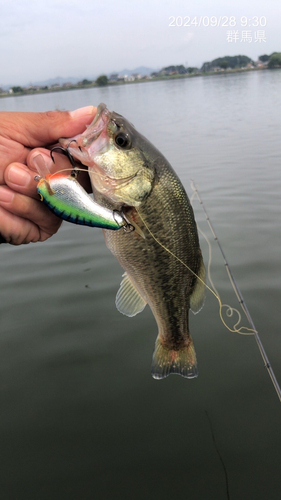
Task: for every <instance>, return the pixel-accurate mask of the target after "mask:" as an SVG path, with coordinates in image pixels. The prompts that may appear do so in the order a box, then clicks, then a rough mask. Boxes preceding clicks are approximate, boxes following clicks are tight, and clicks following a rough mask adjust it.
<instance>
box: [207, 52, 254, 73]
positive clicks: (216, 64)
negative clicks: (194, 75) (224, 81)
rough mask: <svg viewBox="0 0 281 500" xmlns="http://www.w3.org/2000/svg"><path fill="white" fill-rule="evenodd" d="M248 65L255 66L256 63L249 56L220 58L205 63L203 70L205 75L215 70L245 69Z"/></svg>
mask: <svg viewBox="0 0 281 500" xmlns="http://www.w3.org/2000/svg"><path fill="white" fill-rule="evenodd" d="M247 64H252V65H254V61H252V59H250V58H249V57H247V56H240V55H239V56H225V57H218V58H217V59H214V60H213V61H211V62H205V63H204V64H203V66H202V68H201V71H202V72H203V73H206V72H209V71H213V70H214V69H215V68H221V69H227V68H230V69H235V68H245V67H246V66H247Z"/></svg>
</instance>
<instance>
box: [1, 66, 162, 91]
mask: <svg viewBox="0 0 281 500" xmlns="http://www.w3.org/2000/svg"><path fill="white" fill-rule="evenodd" d="M153 71H158V70H155V69H153V68H147V67H146V66H138V67H137V68H134V69H123V70H122V71H111V72H110V73H108V76H109V75H111V74H112V73H117V74H118V75H120V76H124V75H128V76H131V75H132V74H133V73H138V74H140V75H142V76H145V75H150V74H151V73H153ZM100 74H101V73H100ZM98 76H99V75H83V76H79V77H73V76H68V77H67V78H65V77H62V76H56V78H49V79H48V80H30V81H29V82H25V83H20V85H21V86H22V87H29V85H35V86H39V87H45V86H47V87H50V86H51V85H54V84H55V83H58V84H59V85H63V84H64V83H73V84H76V83H78V82H80V81H82V80H84V79H87V80H90V81H95V80H96V79H97V77H98ZM14 85H15V84H14V83H11V84H10V85H1V87H2V88H3V89H4V90H9V88H11V87H13V86H14ZM17 85H18V83H17Z"/></svg>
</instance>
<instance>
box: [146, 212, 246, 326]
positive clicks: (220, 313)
mask: <svg viewBox="0 0 281 500" xmlns="http://www.w3.org/2000/svg"><path fill="white" fill-rule="evenodd" d="M137 212H138V210H137ZM138 215H139V217H140V219H141V220H142V222H143V224H144V225H145V227H146V229H147V231H148V232H149V234H150V235H151V236H152V238H153V239H154V240H155V241H156V243H157V244H158V245H160V246H161V247H162V248H163V250H165V251H166V252H168V253H169V254H170V255H172V257H174V258H175V259H176V260H178V261H179V262H180V263H181V264H182V265H183V266H184V267H186V269H188V270H189V271H190V272H191V273H192V274H193V275H194V276H196V278H197V279H198V280H199V281H201V283H203V285H204V286H205V287H206V288H207V289H208V290H209V291H210V292H211V293H212V294H213V295H214V296H215V297H216V299H217V301H218V303H219V316H220V319H221V322H222V323H223V325H224V326H225V328H227V330H229V331H230V332H231V333H239V334H241V335H252V334H253V333H254V332H255V330H253V329H252V328H248V327H246V326H241V327H240V328H237V326H238V324H239V323H240V319H241V315H240V313H239V311H237V309H235V308H233V307H231V306H229V305H228V304H223V303H222V301H221V298H220V296H219V294H218V293H217V292H216V289H215V287H214V290H213V289H212V288H211V287H210V286H209V285H207V283H206V282H205V281H204V280H202V278H200V276H198V274H196V273H195V272H194V271H193V270H192V269H191V268H190V267H189V266H188V265H187V264H186V263H185V262H183V260H182V259H180V258H179V257H178V256H177V255H175V254H174V253H173V252H172V251H171V250H169V248H167V247H166V246H165V245H163V243H161V241H159V240H158V238H157V237H156V236H155V235H154V234H153V233H152V231H151V230H150V229H149V227H148V225H147V224H146V222H145V221H144V219H143V218H142V216H141V215H140V213H139V212H138ZM211 283H212V281H211ZM225 307H226V308H227V310H228V313H227V315H228V317H231V316H232V315H233V312H237V313H238V321H237V323H235V325H234V326H233V328H231V327H230V326H229V325H227V323H226V322H225V320H224V318H223V315H222V310H223V308H225Z"/></svg>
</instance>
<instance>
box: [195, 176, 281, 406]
mask: <svg viewBox="0 0 281 500" xmlns="http://www.w3.org/2000/svg"><path fill="white" fill-rule="evenodd" d="M191 187H192V189H193V191H194V193H195V194H196V196H197V198H198V200H199V202H200V204H201V205H202V208H203V211H204V214H205V217H206V220H207V222H208V225H209V227H210V229H211V232H212V234H213V237H214V239H215V241H216V242H217V244H218V247H219V249H220V252H221V254H222V256H223V259H224V263H225V267H226V271H227V274H228V276H229V280H230V283H231V285H232V287H233V290H234V291H235V294H236V297H237V299H238V301H239V303H240V306H241V308H242V309H243V311H244V313H245V315H246V318H247V319H248V321H249V323H250V325H251V326H252V332H253V335H254V337H255V340H256V343H257V345H258V348H259V351H260V354H261V357H262V359H263V361H264V366H265V368H266V369H267V372H268V374H269V376H270V378H271V382H272V384H273V386H274V389H275V391H276V394H277V396H278V398H279V401H280V402H281V389H280V386H279V384H278V381H277V379H276V377H275V374H274V371H273V369H272V367H271V364H270V362H269V359H268V357H267V354H266V352H265V349H264V347H263V344H262V341H261V339H260V337H259V334H258V332H257V330H256V327H255V325H254V322H253V320H252V317H251V315H250V313H249V310H248V308H247V305H246V302H245V300H244V298H243V295H242V293H241V291H240V288H239V286H238V284H237V282H236V280H235V278H234V276H233V274H232V271H231V269H230V266H229V263H228V261H227V259H226V256H225V253H224V251H223V249H222V246H221V244H220V242H219V239H218V237H217V235H216V232H215V230H214V227H213V225H212V223H211V220H210V217H209V216H208V213H207V211H206V208H205V206H204V203H203V201H202V199H201V197H200V195H199V192H198V189H197V187H196V185H195V184H194V182H193V181H191Z"/></svg>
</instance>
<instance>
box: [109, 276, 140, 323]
mask: <svg viewBox="0 0 281 500" xmlns="http://www.w3.org/2000/svg"><path fill="white" fill-rule="evenodd" d="M115 304H116V307H117V309H118V311H119V312H121V313H122V314H125V315H126V316H129V317H132V316H135V315H136V314H138V313H140V312H141V311H143V309H144V308H145V306H146V301H145V300H144V299H143V298H142V296H141V295H140V293H139V292H138V290H137V289H136V287H135V286H134V285H133V283H132V281H131V279H130V277H129V276H128V274H127V273H124V274H123V280H122V281H121V285H120V288H119V290H118V292H117V295H116V300H115Z"/></svg>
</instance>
